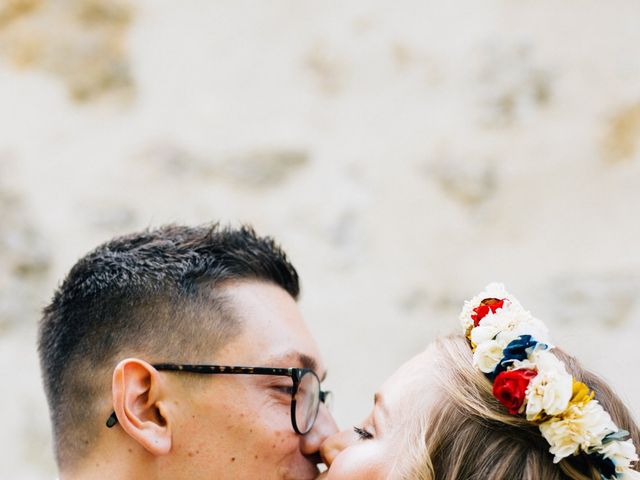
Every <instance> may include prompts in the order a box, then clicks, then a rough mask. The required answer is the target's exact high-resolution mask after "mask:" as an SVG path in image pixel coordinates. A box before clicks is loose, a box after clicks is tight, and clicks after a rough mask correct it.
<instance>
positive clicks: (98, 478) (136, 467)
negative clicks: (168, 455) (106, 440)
mask: <svg viewBox="0 0 640 480" xmlns="http://www.w3.org/2000/svg"><path fill="white" fill-rule="evenodd" d="M113 453H114V454H113V455H106V456H104V457H103V458H98V457H96V456H91V457H90V458H88V459H86V460H84V461H83V462H82V465H80V466H79V467H77V468H73V469H69V470H61V471H60V475H59V480H105V479H106V480H139V479H140V478H144V479H145V480H146V479H149V480H153V479H154V478H155V477H154V474H153V473H152V472H153V471H154V468H153V466H152V465H148V462H147V461H146V459H140V458H137V456H136V455H134V454H132V453H131V452H128V455H123V454H121V453H120V452H118V453H116V452H113Z"/></svg>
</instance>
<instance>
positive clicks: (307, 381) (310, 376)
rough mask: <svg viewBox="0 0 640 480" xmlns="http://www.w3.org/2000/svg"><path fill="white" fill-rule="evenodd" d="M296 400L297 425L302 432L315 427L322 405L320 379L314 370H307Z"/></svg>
mask: <svg viewBox="0 0 640 480" xmlns="http://www.w3.org/2000/svg"><path fill="white" fill-rule="evenodd" d="M295 400H296V413H295V414H296V425H297V427H298V430H299V431H300V433H307V432H309V431H310V430H311V428H312V427H313V424H314V422H315V421H316V417H317V416H318V409H319V407H320V380H319V379H318V377H317V376H316V375H315V374H314V373H313V372H310V371H309V372H306V373H305V374H304V375H303V376H302V378H301V379H300V383H299V385H298V391H297V392H296V396H295Z"/></svg>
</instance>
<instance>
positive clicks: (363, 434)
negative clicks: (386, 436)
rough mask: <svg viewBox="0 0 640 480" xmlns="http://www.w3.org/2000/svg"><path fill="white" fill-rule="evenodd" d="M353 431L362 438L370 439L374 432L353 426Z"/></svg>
mask: <svg viewBox="0 0 640 480" xmlns="http://www.w3.org/2000/svg"><path fill="white" fill-rule="evenodd" d="M353 431H354V432H356V435H358V437H360V440H369V439H371V438H373V434H371V433H369V432H367V431H366V430H365V429H364V428H360V427H353Z"/></svg>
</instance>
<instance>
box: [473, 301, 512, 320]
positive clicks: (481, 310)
mask: <svg viewBox="0 0 640 480" xmlns="http://www.w3.org/2000/svg"><path fill="white" fill-rule="evenodd" d="M503 306H504V298H503V299H502V300H500V299H498V298H485V299H484V300H482V301H481V302H480V305H479V306H477V307H476V308H474V309H473V311H474V312H475V315H471V320H473V323H474V325H475V326H476V327H477V326H478V325H480V320H482V319H483V318H484V317H486V316H487V315H488V314H489V311H491V313H496V310H498V309H499V308H502V307H503Z"/></svg>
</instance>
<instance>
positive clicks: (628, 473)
mask: <svg viewBox="0 0 640 480" xmlns="http://www.w3.org/2000/svg"><path fill="white" fill-rule="evenodd" d="M616 472H617V473H618V477H617V479H616V480H640V472H636V471H635V470H631V469H630V468H622V469H620V470H619V471H618V469H616Z"/></svg>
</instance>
